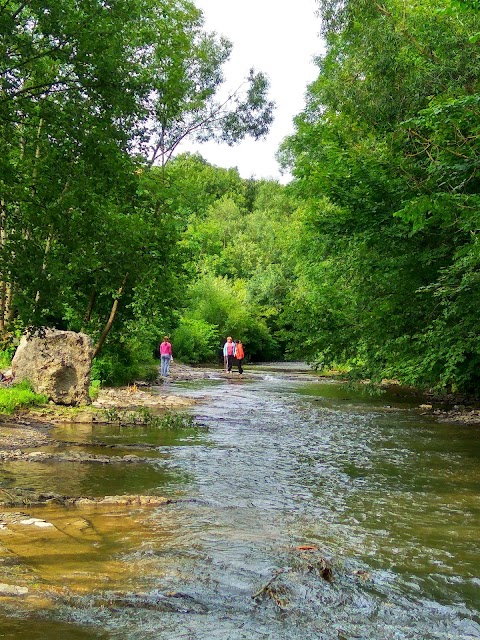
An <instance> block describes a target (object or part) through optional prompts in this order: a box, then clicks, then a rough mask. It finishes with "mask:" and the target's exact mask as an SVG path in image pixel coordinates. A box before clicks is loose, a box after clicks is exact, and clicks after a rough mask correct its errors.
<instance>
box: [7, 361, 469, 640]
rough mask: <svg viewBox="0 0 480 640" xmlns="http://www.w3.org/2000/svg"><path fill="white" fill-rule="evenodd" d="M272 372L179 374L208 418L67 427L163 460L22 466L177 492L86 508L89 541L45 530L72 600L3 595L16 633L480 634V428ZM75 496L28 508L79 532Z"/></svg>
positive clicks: (44, 556) (37, 561) (421, 638)
mask: <svg viewBox="0 0 480 640" xmlns="http://www.w3.org/2000/svg"><path fill="white" fill-rule="evenodd" d="M256 371H257V373H256V375H255V376H254V377H253V378H250V379H239V377H238V376H237V375H232V378H231V379H228V380H225V379H218V380H216V379H210V380H201V381H192V382H185V383H175V384H171V385H170V387H171V390H172V393H175V394H182V395H187V396H194V397H196V398H198V399H199V400H200V402H199V404H197V405H196V406H194V407H193V409H192V413H193V414H194V415H195V416H196V418H197V420H198V422H199V423H200V425H201V426H202V428H201V429H199V430H198V431H194V432H189V431H187V430H186V431H185V432H181V433H176V434H172V433H168V434H167V433H153V432H152V431H151V430H147V429H144V428H142V427H132V428H128V429H125V428H123V429H122V428H120V427H102V428H100V427H95V428H94V429H95V430H94V431H92V429H91V428H90V427H87V426H85V425H82V426H80V425H79V426H77V427H75V426H74V427H72V426H71V425H70V426H68V427H67V426H65V427H59V428H58V429H57V430H56V433H55V434H54V435H55V437H57V438H58V439H59V440H62V441H64V442H68V441H70V442H75V443H76V444H75V446H76V447H78V448H80V449H83V450H85V451H96V448H97V447H98V446H99V443H104V444H105V443H112V444H116V445H122V446H125V447H128V446H130V448H129V449H128V451H129V452H131V451H134V449H132V448H131V445H135V444H143V445H145V444H147V445H149V446H150V450H149V451H147V452H146V451H145V450H142V451H141V452H137V453H138V455H142V456H148V457H149V458H150V460H149V461H148V462H145V463H139V464H137V465H120V466H117V467H114V466H111V465H99V466H98V465H97V466H95V467H93V466H91V467H88V465H85V464H84V465H81V464H79V465H78V468H75V466H74V465H73V466H72V464H70V465H69V466H65V463H64V464H63V466H62V464H58V463H57V464H50V465H49V464H43V465H42V464H41V463H38V464H36V463H29V464H28V465H27V464H25V463H23V464H22V463H20V462H18V463H17V462H11V463H9V464H7V465H4V468H3V469H2V472H1V476H0V481H1V486H4V487H8V486H9V483H10V486H25V487H42V488H45V486H46V485H47V484H48V486H49V488H50V489H51V490H53V491H56V490H60V491H63V492H64V493H66V494H78V495H85V494H88V495H106V494H121V493H123V494H133V493H144V494H157V495H163V496H166V497H168V498H172V499H173V500H174V502H172V503H171V504H168V505H164V506H161V507H155V508H152V507H149V508H143V509H140V508H138V509H136V510H130V511H129V512H125V513H123V514H122V513H117V514H111V513H108V514H99V513H98V510H97V511H96V512H95V513H93V512H92V513H83V514H82V517H83V518H85V521H86V522H88V523H92V522H93V523H94V525H95V526H94V529H95V531H94V532H93V533H91V534H89V535H90V537H88V536H87V537H86V538H85V539H82V541H81V545H82V546H81V547H78V548H77V547H68V546H65V543H64V542H62V541H61V540H60V539H59V542H58V546H57V547H55V546H52V547H51V548H50V550H49V552H48V553H47V552H46V551H44V552H42V553H40V552H39V551H38V549H40V548H41V545H42V544H45V545H46V544H51V543H50V542H48V541H45V539H43V538H42V539H39V541H38V545H40V546H38V547H35V546H33V547H32V551H31V554H30V555H29V554H28V553H27V552H26V551H25V552H24V555H23V557H24V562H25V565H26V569H28V570H35V571H37V572H38V575H39V576H41V580H42V581H43V582H44V583H45V584H48V585H49V587H50V588H51V589H52V590H55V588H57V590H58V591H59V592H60V591H61V597H60V598H59V599H58V600H55V601H54V604H52V603H50V604H49V605H48V607H45V608H44V609H42V608H41V607H38V608H36V609H35V607H32V606H31V605H29V606H27V605H26V604H22V600H21V599H17V600H15V601H13V600H12V599H9V600H8V601H6V602H4V603H3V604H2V602H1V598H0V638H9V639H12V640H17V639H20V638H26V637H28V638H32V639H33V640H35V639H41V638H42V639H43V638H45V639H47V638H48V639H49V640H56V639H57V638H58V639H60V638H62V639H69V638H71V639H72V640H74V639H75V640H76V639H77V638H78V639H79V640H81V639H83V638H119V639H125V640H137V639H138V640H140V639H142V640H150V639H152V640H153V639H155V640H164V639H169V640H170V639H172V640H173V639H177V638H178V639H181V638H185V639H189V640H216V639H217V638H218V639H222V640H237V639H238V640H240V639H246V640H253V639H255V640H257V639H264V638H265V639H267V638H268V639H288V640H313V639H319V640H320V639H322V640H323V639H325V640H330V639H332V640H333V639H335V640H350V639H352V640H353V639H354V638H361V639H364V640H377V639H382V640H383V639H385V640H386V639H392V640H393V639H395V640H397V639H398V640H404V639H412V640H413V639H415V640H429V639H432V640H433V639H438V640H444V639H445V640H446V639H447V638H451V639H452V640H463V639H467V638H468V639H470V638H480V543H479V532H480V428H479V427H477V426H462V425H450V424H441V423H437V422H436V421H435V420H434V419H433V418H431V417H429V416H422V415H420V412H419V411H418V408H417V407H418V404H419V401H418V400H417V401H413V400H408V399H402V398H400V397H398V396H395V395H382V396H375V397H369V396H363V395H361V394H359V393H354V392H352V391H348V390H346V389H345V388H344V387H343V386H342V385H339V384H336V383H332V382H328V381H327V382H326V381H322V380H318V381H317V380H315V379H313V378H312V377H311V376H309V375H304V376H303V377H302V376H301V375H292V373H293V372H292V371H285V370H283V371H277V370H275V368H273V367H272V368H271V369H267V368H266V369H262V370H261V371H260V370H258V369H257V370H256ZM65 446H68V445H67V444H66V445H65ZM120 451H121V449H120ZM103 452H105V449H103ZM114 455H119V453H118V450H115V453H114ZM72 469H73V470H72ZM49 509H50V511H49ZM60 511H61V510H59V509H58V508H57V509H55V508H50V507H45V508H43V509H41V508H38V509H37V510H30V511H29V512H28V513H29V514H33V515H39V514H40V517H42V518H45V519H47V520H50V521H52V522H53V523H54V524H55V525H56V526H58V527H60V528H61V527H62V526H64V530H67V529H66V527H67V525H68V526H70V524H71V523H70V520H71V518H72V515H71V512H69V513H67V515H65V514H64V513H63V514H62V513H60ZM62 518H63V519H65V518H70V520H69V521H68V522H66V521H65V520H62ZM62 522H64V525H62ZM42 535H43V534H42ZM73 537H74V536H73ZM77 542H78V541H77V540H76V541H75V543H77ZM72 544H73V542H72ZM79 544H80V543H79ZM62 545H64V546H62ZM302 547H303V548H302ZM35 549H37V550H35ZM16 551H17V552H18V550H16ZM29 607H30V608H29Z"/></svg>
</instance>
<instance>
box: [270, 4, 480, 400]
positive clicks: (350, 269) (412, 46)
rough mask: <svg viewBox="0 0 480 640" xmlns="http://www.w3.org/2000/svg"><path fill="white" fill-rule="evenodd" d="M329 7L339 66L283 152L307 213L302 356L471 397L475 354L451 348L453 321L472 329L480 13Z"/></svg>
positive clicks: (313, 91) (324, 71)
mask: <svg viewBox="0 0 480 640" xmlns="http://www.w3.org/2000/svg"><path fill="white" fill-rule="evenodd" d="M319 4H320V7H321V11H322V17H323V25H324V30H325V36H326V38H327V42H328V48H327V53H326V54H325V56H323V57H322V58H320V59H319V61H318V64H319V72H320V73H319V77H318V79H317V80H316V81H315V82H314V83H313V84H312V85H311V86H310V88H309V94H308V100H307V107H306V109H305V111H304V113H302V114H301V115H300V116H299V117H298V118H297V119H296V133H295V135H294V136H293V137H291V138H290V139H289V140H287V141H286V142H285V144H284V146H283V152H282V153H283V161H284V162H285V163H287V164H288V163H290V164H291V165H292V167H293V173H294V175H295V178H296V180H295V185H294V189H295V192H296V194H297V196H298V197H299V198H302V199H303V200H304V201H305V205H304V207H303V208H302V211H301V212H300V216H299V223H300V225H301V231H300V233H299V235H298V240H297V242H296V243H295V244H294V250H296V251H297V254H298V256H299V257H298V264H297V276H298V279H299V280H298V282H299V285H300V286H298V287H297V288H296V289H295V290H294V291H293V292H292V295H291V300H290V302H291V308H292V309H293V310H295V312H296V318H297V324H296V325H295V324H293V325H292V326H293V329H292V331H293V335H294V336H297V337H300V338H301V340H300V345H299V352H300V353H301V352H302V350H303V353H306V354H307V355H309V356H310V357H311V358H312V359H315V358H318V359H319V360H324V361H326V362H330V363H332V362H335V361H337V362H338V361H343V362H345V361H348V362H349V363H350V365H352V366H354V367H355V368H356V370H357V372H358V374H359V375H363V376H376V377H382V376H385V375H387V376H392V377H393V376H397V377H399V378H401V379H402V380H404V381H406V382H412V383H416V384H424V385H428V384H443V385H457V387H462V388H467V387H468V386H469V384H470V388H471V383H472V381H473V378H471V377H470V382H469V383H468V382H467V378H468V377H469V376H471V374H470V373H469V374H468V375H467V377H465V371H466V370H465V368H464V365H463V364H462V362H463V363H464V362H466V361H467V360H469V365H468V367H469V369H470V371H473V368H474V366H472V363H474V362H475V358H474V357H472V353H473V352H472V349H473V350H475V349H476V348H477V347H476V346H475V344H474V341H472V340H469V339H466V337H463V338H462V337H459V338H458V339H457V340H455V339H454V337H453V333H452V334H449V337H448V338H447V342H448V344H449V347H448V348H445V349H443V348H439V347H438V343H439V340H440V339H441V327H442V326H443V327H445V318H446V316H447V315H448V317H449V318H450V322H451V321H452V320H453V317H456V318H457V319H458V317H459V316H458V313H457V314H456V316H455V314H454V316H451V312H452V311H453V309H454V307H452V305H451V298H450V300H449V302H448V303H447V297H448V296H447V295H446V290H445V284H446V282H447V281H446V280H445V276H446V275H447V274H450V276H453V273H456V274H457V275H456V278H457V280H456V282H457V283H458V277H459V274H460V272H459V270H458V267H459V265H460V261H459V260H457V256H458V257H459V258H460V256H463V257H465V254H464V251H465V247H466V246H468V245H469V244H470V240H469V238H468V234H469V232H471V231H472V227H471V224H472V223H473V218H472V217H471V216H470V214H469V213H468V209H465V208H463V209H462V207H464V204H465V196H464V194H465V192H469V190H470V189H472V190H473V191H475V190H476V189H477V187H476V184H475V182H476V175H475V174H474V170H473V167H474V165H475V162H476V150H475V146H476V133H475V132H476V128H477V127H478V124H476V123H478V112H476V107H474V104H476V99H475V98H474V96H475V95H476V90H477V87H478V68H479V65H478V62H479V59H478V58H479V53H478V51H477V47H476V46H475V44H474V42H472V41H471V39H470V36H471V34H472V33H475V32H476V31H478V20H479V17H478V14H475V13H473V12H471V13H469V12H463V13H462V16H461V19H460V17H459V14H457V13H456V12H455V11H453V10H451V11H450V10H448V11H446V10H445V3H440V2H437V1H435V0H429V1H428V2H421V3H420V2H411V3H403V2H400V1H398V0H388V1H385V2H382V3H377V2H366V1H365V2H364V1H361V2H353V1H347V2H340V1H337V0H325V1H322V2H320V3H319ZM452 7H453V3H451V4H450V6H449V9H451V8H452ZM457 101H458V102H457ZM467 104H468V105H469V106H468V107H467V113H466V115H465V116H464V117H463V116H462V117H460V110H461V108H462V105H463V107H466V105H467ZM448 105H449V106H448ZM455 105H457V107H458V110H457V111H455V109H456V107H455ZM447 139H448V141H447ZM464 156H465V157H464ZM450 172H452V173H451V174H450ZM460 174H461V176H460ZM457 176H458V178H459V179H458V181H457ZM435 183H436V184H435ZM440 185H442V186H441V188H440V192H441V193H440V194H439V192H438V188H439V187H440ZM473 191H472V192H473ZM469 199H470V196H469ZM447 202H448V205H447V206H445V205H446V203H447ZM469 204H471V206H474V205H475V206H476V203H474V200H470V203H469ZM428 220H430V221H431V224H430V223H429V222H428ZM452 220H456V221H457V222H456V224H457V231H458V232H456V233H454V234H452V227H451V224H450V223H451V222H452ZM449 221H450V222H449ZM412 225H413V226H412ZM465 231H466V232H465ZM469 255H470V261H466V262H465V261H464V262H463V263H462V264H463V267H464V269H465V266H466V264H467V263H468V264H469V265H470V266H472V265H473V264H474V260H473V255H474V254H473V253H469ZM450 281H451V280H450ZM470 284H472V281H470ZM440 292H443V294H440ZM457 293H458V290H457ZM439 295H445V297H444V302H445V305H444V308H443V311H442V306H441V305H439ZM457 309H458V311H459V307H458V308H457ZM287 316H288V317H287V318H286V322H287V321H288V322H291V323H294V321H295V318H294V317H293V316H294V314H293V313H289V312H288V311H287ZM434 327H436V330H435V329H434ZM298 329H300V333H296V330H297V331H298ZM434 340H436V341H437V346H435V344H434ZM462 343H463V345H464V346H461V344H462ZM467 345H468V346H467ZM467 350H469V353H470V355H468V354H467ZM462 354H463V356H462ZM462 358H463V360H462Z"/></svg>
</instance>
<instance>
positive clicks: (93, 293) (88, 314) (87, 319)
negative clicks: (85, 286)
mask: <svg viewBox="0 0 480 640" xmlns="http://www.w3.org/2000/svg"><path fill="white" fill-rule="evenodd" d="M96 296H97V292H96V291H95V289H94V288H93V287H92V290H91V292H90V298H89V300H88V306H87V310H86V311H85V315H84V316H83V321H84V322H90V319H91V317H92V311H93V305H94V304H95V298H96Z"/></svg>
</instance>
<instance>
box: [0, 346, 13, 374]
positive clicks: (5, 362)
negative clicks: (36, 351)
mask: <svg viewBox="0 0 480 640" xmlns="http://www.w3.org/2000/svg"><path fill="white" fill-rule="evenodd" d="M15 350H16V347H9V348H8V349H4V350H3V351H0V369H8V368H9V367H10V365H11V363H12V358H13V356H14V354H15Z"/></svg>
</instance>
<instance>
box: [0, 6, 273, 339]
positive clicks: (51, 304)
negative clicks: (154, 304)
mask: <svg viewBox="0 0 480 640" xmlns="http://www.w3.org/2000/svg"><path fill="white" fill-rule="evenodd" d="M0 33H1V40H0V53H2V55H1V56H0V116H1V117H0V224H1V229H0V328H1V329H2V331H3V333H4V335H5V334H6V335H8V332H9V330H10V329H11V326H12V321H13V319H14V317H17V318H18V320H19V322H20V323H21V324H22V325H23V326H25V325H27V324H47V323H48V324H54V325H57V326H58V325H63V326H75V327H77V328H78V327H81V326H86V327H87V328H88V330H89V331H90V332H91V333H92V335H94V337H97V338H100V342H99V344H98V346H101V345H102V344H103V342H104V340H105V339H106V337H107V335H108V331H109V329H110V327H111V326H112V323H113V320H114V318H115V316H116V317H117V318H118V317H119V308H120V307H122V308H123V314H122V316H123V317H122V321H123V322H125V323H128V322H129V319H130V320H131V319H132V316H130V318H129V313H130V314H135V313H138V312H139V309H141V308H142V304H141V303H140V300H139V296H140V295H143V296H144V299H145V300H147V299H148V300H149V301H151V299H152V294H151V293H150V289H152V288H156V289H157V292H158V285H157V283H158V281H159V279H160V280H161V282H162V283H164V285H165V286H164V292H163V293H162V297H165V299H166V301H169V302H173V300H174V299H175V296H176V295H177V294H176V292H177V291H178V288H179V287H175V286H171V285H172V280H176V276H175V270H176V269H177V268H179V267H180V265H181V260H180V258H178V260H177V257H178V256H179V253H178V250H177V244H176V241H177V239H178V234H179V233H180V232H181V230H182V229H183V227H184V225H185V221H184V222H181V215H182V214H181V212H177V211H174V210H173V209H172V207H170V206H169V205H170V204H171V203H168V202H166V201H164V200H162V198H154V197H153V192H152V190H149V189H148V188H146V187H145V183H146V180H147V178H146V173H148V171H146V170H145V169H146V168H147V167H148V166H151V165H152V162H154V161H155V159H156V158H157V157H158V154H156V153H155V152H154V153H153V155H151V154H149V150H150V151H151V150H152V147H153V148H157V151H158V149H160V150H161V151H162V152H164V155H163V159H164V160H166V159H167V156H168V157H171V152H173V150H174V149H175V148H176V147H177V145H178V143H179V142H180V140H181V139H183V138H184V137H185V135H187V134H188V133H193V132H194V133H195V134H196V135H202V136H203V137H205V138H206V137H210V136H215V135H223V136H225V137H226V138H228V139H229V140H230V141H231V142H233V141H234V140H236V139H239V138H241V137H242V136H243V135H245V134H247V133H252V134H253V135H256V136H258V135H262V133H265V131H266V128H267V127H268V124H269V122H270V121H271V112H272V104H271V103H270V102H268V100H267V97H266V91H267V82H266V80H265V78H263V76H261V74H260V75H259V74H257V75H255V74H252V75H251V76H250V79H249V82H248V87H249V90H248V95H247V96H246V97H245V99H241V98H240V97H239V96H238V95H236V97H233V98H232V99H231V100H230V101H227V102H228V105H229V107H228V108H226V106H225V108H220V105H217V107H216V106H215V104H216V102H215V100H216V98H215V94H216V92H217V90H218V88H219V87H220V85H221V82H222V79H223V78H222V73H221V65H222V63H223V62H224V61H225V60H226V58H227V57H228V54H229V51H230V45H229V44H228V43H227V42H226V41H225V40H223V39H221V38H218V37H217V36H215V35H214V34H206V33H204V32H203V31H202V16H201V13H200V12H199V11H198V10H197V9H196V8H195V7H194V6H193V5H192V4H191V3H190V2H187V1H186V0H164V1H162V3H161V4H160V5H158V3H157V2H154V1H153V0H118V1H117V2H115V3H114V4H113V5H112V4H109V3H104V2H101V1H100V0H91V1H89V2H85V3H81V4H79V3H75V2H69V1H68V0H67V2H65V1H64V0H62V1H61V2H59V1H56V0H54V1H53V2H51V3H49V5H48V7H47V6H45V5H44V3H43V4H42V3H40V2H37V1H36V0H35V1H33V2H29V3H21V2H16V1H13V0H7V2H5V3H3V4H2V7H1V9H0ZM250 116H252V118H251V120H249V117H250ZM199 118H200V119H199ZM182 122H183V123H189V124H188V125H187V130H184V129H181V123H182ZM201 132H203V133H201ZM221 132H222V133H221ZM155 135H156V136H157V138H156V139H155V138H154V137H153V136H155ZM158 136H160V138H159V137H158ZM160 139H161V143H160V146H159V147H158V143H159V141H160ZM172 145H173V146H172ZM142 154H143V155H142ZM155 171H156V170H155V168H153V169H152V176H155ZM162 193H164V192H162ZM161 239H163V240H165V241H166V242H164V243H163V244H162V243H161ZM180 271H181V269H180ZM181 278H182V274H181V273H180V274H179V279H180V280H181ZM140 292H142V294H140ZM167 306H168V305H167ZM143 308H144V307H143ZM167 316H168V317H171V314H170V313H167V314H166V317H167ZM99 318H102V319H103V320H102V323H99V322H97V320H98V319H99ZM82 322H83V323H84V324H83V325H82ZM130 326H131V325H130Z"/></svg>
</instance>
